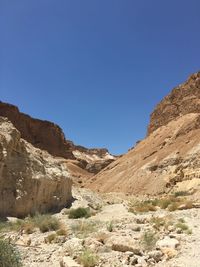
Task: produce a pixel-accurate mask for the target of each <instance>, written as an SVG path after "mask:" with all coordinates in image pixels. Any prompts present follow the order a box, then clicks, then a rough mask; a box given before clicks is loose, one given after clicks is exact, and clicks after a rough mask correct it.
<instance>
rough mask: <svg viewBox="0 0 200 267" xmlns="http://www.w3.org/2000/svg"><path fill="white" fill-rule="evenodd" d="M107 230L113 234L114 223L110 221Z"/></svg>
mask: <svg viewBox="0 0 200 267" xmlns="http://www.w3.org/2000/svg"><path fill="white" fill-rule="evenodd" d="M106 228H107V230H108V232H113V230H114V225H113V221H110V222H109V223H107V225H106Z"/></svg>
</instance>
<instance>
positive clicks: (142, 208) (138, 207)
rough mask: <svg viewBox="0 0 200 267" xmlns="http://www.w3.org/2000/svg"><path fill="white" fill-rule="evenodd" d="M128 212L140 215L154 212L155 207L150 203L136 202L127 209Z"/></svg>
mask: <svg viewBox="0 0 200 267" xmlns="http://www.w3.org/2000/svg"><path fill="white" fill-rule="evenodd" d="M129 211H130V212H133V213H137V212H139V213H142V212H148V211H156V207H155V206H154V205H153V204H152V203H151V202H150V201H142V202H136V203H135V204H133V205H132V206H130V208H129Z"/></svg>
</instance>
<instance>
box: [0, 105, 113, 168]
mask: <svg viewBox="0 0 200 267" xmlns="http://www.w3.org/2000/svg"><path fill="white" fill-rule="evenodd" d="M0 116H2V117H6V118H8V119H9V120H10V121H11V122H12V123H13V125H14V126H15V128H16V129H17V130H18V131H19V132H20V134H21V137H22V138H23V139H25V140H26V141H27V142H29V143H31V144H32V145H33V146H34V147H37V148H40V149H42V150H46V151H47V152H49V153H50V154H51V155H53V156H57V157H63V158H65V159H70V160H75V162H74V164H75V165H78V166H79V167H81V168H82V169H86V170H87V171H88V172H89V173H90V172H91V173H98V172H99V171H101V170H102V169H103V168H105V167H106V166H108V165H109V164H110V162H112V161H113V160H115V157H114V156H112V155H111V154H110V153H109V152H108V150H107V149H105V148H94V149H88V148H85V147H83V146H77V145H75V144H74V143H73V142H72V141H70V140H67V139H66V138H65V135H64V133H63V131H62V129H61V128H60V127H59V126H58V125H56V124H54V123H52V122H49V121H44V120H39V119H35V118H32V117H30V116H29V115H26V114H24V113H21V112H20V111H19V109H18V108H17V107H16V106H14V105H11V104H7V103H3V102H0ZM77 161H78V162H77Z"/></svg>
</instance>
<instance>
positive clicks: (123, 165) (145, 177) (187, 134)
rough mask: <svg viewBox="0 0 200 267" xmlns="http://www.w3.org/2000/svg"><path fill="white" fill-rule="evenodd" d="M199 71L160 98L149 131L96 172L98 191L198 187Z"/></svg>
mask: <svg viewBox="0 0 200 267" xmlns="http://www.w3.org/2000/svg"><path fill="white" fill-rule="evenodd" d="M199 137H200V72H198V73H195V74H193V75H192V76H190V77H189V79H188V80H187V81H186V82H185V83H183V84H182V85H179V86H178V87H176V88H175V89H173V90H172V92H171V93H170V94H169V95H168V96H167V97H165V98H164V99H163V100H162V101H161V103H159V104H158V106H157V107H156V109H155V111H154V112H153V113H152V114H151V121H150V125H149V127H148V135H147V137H146V138H145V139H144V140H142V141H141V142H139V143H138V144H137V145H136V147H135V148H134V149H131V150H130V151H129V152H128V153H127V154H125V155H124V156H123V157H120V158H119V159H117V160H116V161H115V162H113V163H112V164H111V165H109V166H108V167H107V168H106V169H104V170H103V171H101V172H100V173H99V174H97V175H96V176H94V177H92V178H91V180H90V184H89V185H88V186H89V187H90V188H92V189H95V190H97V191H99V192H113V191H116V192H122V191H123V192H126V193H129V194H159V193H164V192H169V191H170V190H172V189H176V190H194V189H195V188H196V189H197V188H199V178H200V160H199V158H200V139H199Z"/></svg>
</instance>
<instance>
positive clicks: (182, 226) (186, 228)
mask: <svg viewBox="0 0 200 267" xmlns="http://www.w3.org/2000/svg"><path fill="white" fill-rule="evenodd" d="M176 227H177V228H179V229H181V230H183V231H187V230H188V229H189V228H188V226H187V224H185V223H181V222H178V223H177V224H176Z"/></svg>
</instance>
